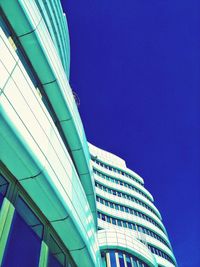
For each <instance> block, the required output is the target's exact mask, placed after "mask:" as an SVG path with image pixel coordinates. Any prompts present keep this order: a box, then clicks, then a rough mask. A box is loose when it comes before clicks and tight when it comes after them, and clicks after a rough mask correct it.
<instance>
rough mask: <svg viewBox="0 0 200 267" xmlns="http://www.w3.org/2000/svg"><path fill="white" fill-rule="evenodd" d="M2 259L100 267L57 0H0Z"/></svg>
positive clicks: (84, 149) (86, 157)
mask: <svg viewBox="0 0 200 267" xmlns="http://www.w3.org/2000/svg"><path fill="white" fill-rule="evenodd" d="M0 15H1V16H0V19H1V20H0V25H1V28H0V161H1V162H0V192H1V193H0V204H1V205H0V207H1V210H0V265H1V266H9V267H12V266H13V267H14V266H20V267H23V266H24V267H25V266H26V267H27V266H55V267H56V266H83V267H85V266H91V267H93V266H100V253H99V248H98V243H97V235H96V231H97V217H96V200H95V187H94V181H93V179H92V169H91V167H90V155H89V151H88V146H87V141H86V137H85V133H84V129H83V126H82V122H81V119H80V116H79V112H78V110H77V106H76V103H75V101H74V97H73V94H72V90H71V88H70V86H69V82H68V77H69V65H70V62H69V58H70V47H69V36H68V28H67V23H66V17H65V15H64V14H63V10H62V8H61V4H60V1H58V0H50V1H42V0H35V1H32V0H30V1H29V0H28V1H27V0H20V1H16V0H11V1H7V0H1V1H0Z"/></svg>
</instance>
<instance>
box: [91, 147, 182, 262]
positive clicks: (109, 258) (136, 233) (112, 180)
mask: <svg viewBox="0 0 200 267" xmlns="http://www.w3.org/2000/svg"><path fill="white" fill-rule="evenodd" d="M89 147H90V153H91V159H92V166H93V172H94V179H95V187H96V199H97V213H98V229H99V231H98V240H99V246H100V250H101V255H102V259H103V266H111V267H118V266H120V267H132V266H134V267H138V266H141V267H147V266H152V267H153V266H168V267H173V266H176V265H177V264H176V259H175V257H174V255H173V251H172V247H171V244H170V241H169V239H168V235H167V232H166V229H165V227H164V225H163V223H162V218H161V215H160V213H159V211H158V209H157V208H156V207H155V205H154V203H153V201H154V200H153V197H152V195H151V194H150V193H149V192H148V191H147V190H146V189H145V187H144V181H143V179H142V178H141V177H140V176H139V175H137V174H136V173H134V172H133V171H131V170H130V169H128V168H127V167H126V163H125V161H124V160H122V159H121V158H119V157H117V156H115V155H113V154H111V153H109V152H106V151H104V150H102V149H99V148H97V147H95V146H93V145H91V144H90V145H89Z"/></svg>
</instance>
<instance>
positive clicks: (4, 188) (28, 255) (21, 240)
mask: <svg viewBox="0 0 200 267" xmlns="http://www.w3.org/2000/svg"><path fill="white" fill-rule="evenodd" d="M22 191H23V190H22V189H20V186H19V185H17V184H16V181H9V180H8V179H6V178H5V176H4V175H2V174H0V211H1V209H4V205H3V203H4V201H8V200H7V198H8V197H9V196H12V199H10V197H9V198H8V199H9V200H10V201H11V202H12V203H13V205H14V207H15V211H14V215H13V217H12V221H11V226H10V229H9V233H8V236H7V239H4V238H2V239H1V240H0V247H1V248H4V242H5V241H6V247H5V250H4V251H3V250H2V251H1V253H3V258H2V262H0V265H1V267H7V266H10V267H12V266H13V267H14V266H32V267H38V266H39V262H40V257H41V254H42V253H41V251H42V246H43V245H42V241H43V242H45V243H46V244H47V246H48V253H47V254H45V255H46V257H47V264H46V267H63V266H64V267H72V266H75V265H74V264H73V263H72V260H71V259H70V258H71V257H70V256H69V254H68V252H64V250H63V249H62V246H61V245H60V244H59V241H58V242H57V241H56V238H55V233H54V231H53V229H52V230H50V228H49V223H47V221H46V219H45V218H42V217H40V216H38V215H36V213H37V214H38V212H36V213H35V212H34V211H33V209H32V205H33V206H34V204H31V206H30V203H29V201H31V200H29V201H26V200H25V199H26V198H28V196H26V197H25V194H24V192H23V193H22ZM11 192H12V193H11ZM14 192H15V194H13V193H14ZM16 192H17V194H16ZM5 207H6V205H5ZM2 212H3V211H2ZM9 220H10V219H9ZM1 223H7V222H6V221H5V222H1ZM5 229H6V228H5ZM19 229H20V230H19ZM44 238H45V239H44ZM43 253H46V252H43ZM10 255H12V257H11V256H10Z"/></svg>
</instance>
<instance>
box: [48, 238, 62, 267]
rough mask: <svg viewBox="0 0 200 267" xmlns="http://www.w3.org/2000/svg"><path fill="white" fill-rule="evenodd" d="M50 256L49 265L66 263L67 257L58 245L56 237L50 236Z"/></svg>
mask: <svg viewBox="0 0 200 267" xmlns="http://www.w3.org/2000/svg"><path fill="white" fill-rule="evenodd" d="M48 246H49V258H48V265H47V266H48V267H61V266H64V265H65V261H66V257H65V254H64V253H63V251H62V250H61V248H60V247H59V246H58V244H57V243H56V241H55V240H54V238H53V237H52V236H51V235H50V238H49V243H48Z"/></svg>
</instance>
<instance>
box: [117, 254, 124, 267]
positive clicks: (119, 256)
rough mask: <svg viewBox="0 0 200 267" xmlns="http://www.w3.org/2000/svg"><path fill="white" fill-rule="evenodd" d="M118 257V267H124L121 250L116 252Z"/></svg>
mask: <svg viewBox="0 0 200 267" xmlns="http://www.w3.org/2000/svg"><path fill="white" fill-rule="evenodd" d="M118 258H119V266H120V267H125V263H124V257H123V254H122V252H118Z"/></svg>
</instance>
